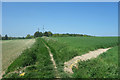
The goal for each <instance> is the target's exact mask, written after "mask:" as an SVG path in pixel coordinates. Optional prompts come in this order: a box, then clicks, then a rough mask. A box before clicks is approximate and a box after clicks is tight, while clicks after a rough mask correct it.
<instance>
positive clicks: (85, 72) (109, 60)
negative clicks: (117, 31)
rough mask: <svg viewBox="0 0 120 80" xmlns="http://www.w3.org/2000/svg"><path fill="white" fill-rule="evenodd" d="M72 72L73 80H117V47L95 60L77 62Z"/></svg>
mask: <svg viewBox="0 0 120 80" xmlns="http://www.w3.org/2000/svg"><path fill="white" fill-rule="evenodd" d="M73 71H74V74H73V77H74V78H118V46H116V47H113V48H112V49H110V50H109V51H107V52H105V53H103V54H101V55H100V56H99V57H98V58H96V59H91V60H88V61H82V62H79V67H78V69H76V68H73Z"/></svg>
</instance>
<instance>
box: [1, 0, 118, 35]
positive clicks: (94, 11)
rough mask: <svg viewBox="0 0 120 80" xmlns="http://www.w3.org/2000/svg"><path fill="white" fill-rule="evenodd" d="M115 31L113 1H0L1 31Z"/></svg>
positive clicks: (12, 32) (8, 33) (29, 32)
mask: <svg viewBox="0 0 120 80" xmlns="http://www.w3.org/2000/svg"><path fill="white" fill-rule="evenodd" d="M43 25H44V28H45V31H51V32H52V33H73V34H74V33H76V34H88V35H92V36H117V35H118V3H117V2H3V3H2V35H5V34H7V35H8V36H11V37H13V36H15V37H22V36H26V35H27V34H30V35H33V34H34V33H35V32H36V31H37V30H38V28H39V29H40V31H41V32H43Z"/></svg>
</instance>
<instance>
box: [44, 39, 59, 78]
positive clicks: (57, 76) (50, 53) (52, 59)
mask: <svg viewBox="0 0 120 80" xmlns="http://www.w3.org/2000/svg"><path fill="white" fill-rule="evenodd" d="M42 42H43V41H42ZM43 43H44V42H43ZM44 45H45V46H46V48H47V49H48V52H49V55H50V58H51V61H52V62H53V66H54V69H55V72H56V78H60V76H59V74H58V71H57V67H56V63H55V60H54V58H53V54H52V52H51V50H50V48H49V47H48V46H47V45H46V44H45V43H44Z"/></svg>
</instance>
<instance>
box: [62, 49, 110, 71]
mask: <svg viewBox="0 0 120 80" xmlns="http://www.w3.org/2000/svg"><path fill="white" fill-rule="evenodd" d="M109 49H111V48H106V49H97V50H95V51H90V52H89V53H86V54H84V55H82V56H76V57H74V58H73V59H71V60H69V61H67V62H65V63H64V71H65V72H68V73H73V71H72V67H73V66H75V67H77V63H78V62H79V61H86V60H88V59H91V58H96V57H97V56H99V55H100V54H102V53H104V52H106V51H107V50H109Z"/></svg>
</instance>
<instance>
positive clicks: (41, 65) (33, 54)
mask: <svg viewBox="0 0 120 80" xmlns="http://www.w3.org/2000/svg"><path fill="white" fill-rule="evenodd" d="M26 66H30V67H27V68H26V69H25V70H24V71H22V72H25V75H24V76H19V73H12V74H9V75H8V76H7V78H54V77H55V76H54V70H53V64H52V62H51V60H50V56H49V53H48V50H47V48H46V47H45V45H44V44H43V42H42V40H41V38H38V39H36V42H35V44H34V45H33V46H32V47H31V48H29V49H26V50H25V51H24V52H23V53H22V54H21V55H20V56H19V57H18V58H17V59H16V60H15V61H14V62H13V63H12V64H11V65H10V66H9V67H8V69H7V72H6V74H5V75H7V73H9V72H12V71H19V70H20V69H22V68H24V67H26ZM5 75H4V78H6V77H5Z"/></svg>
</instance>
